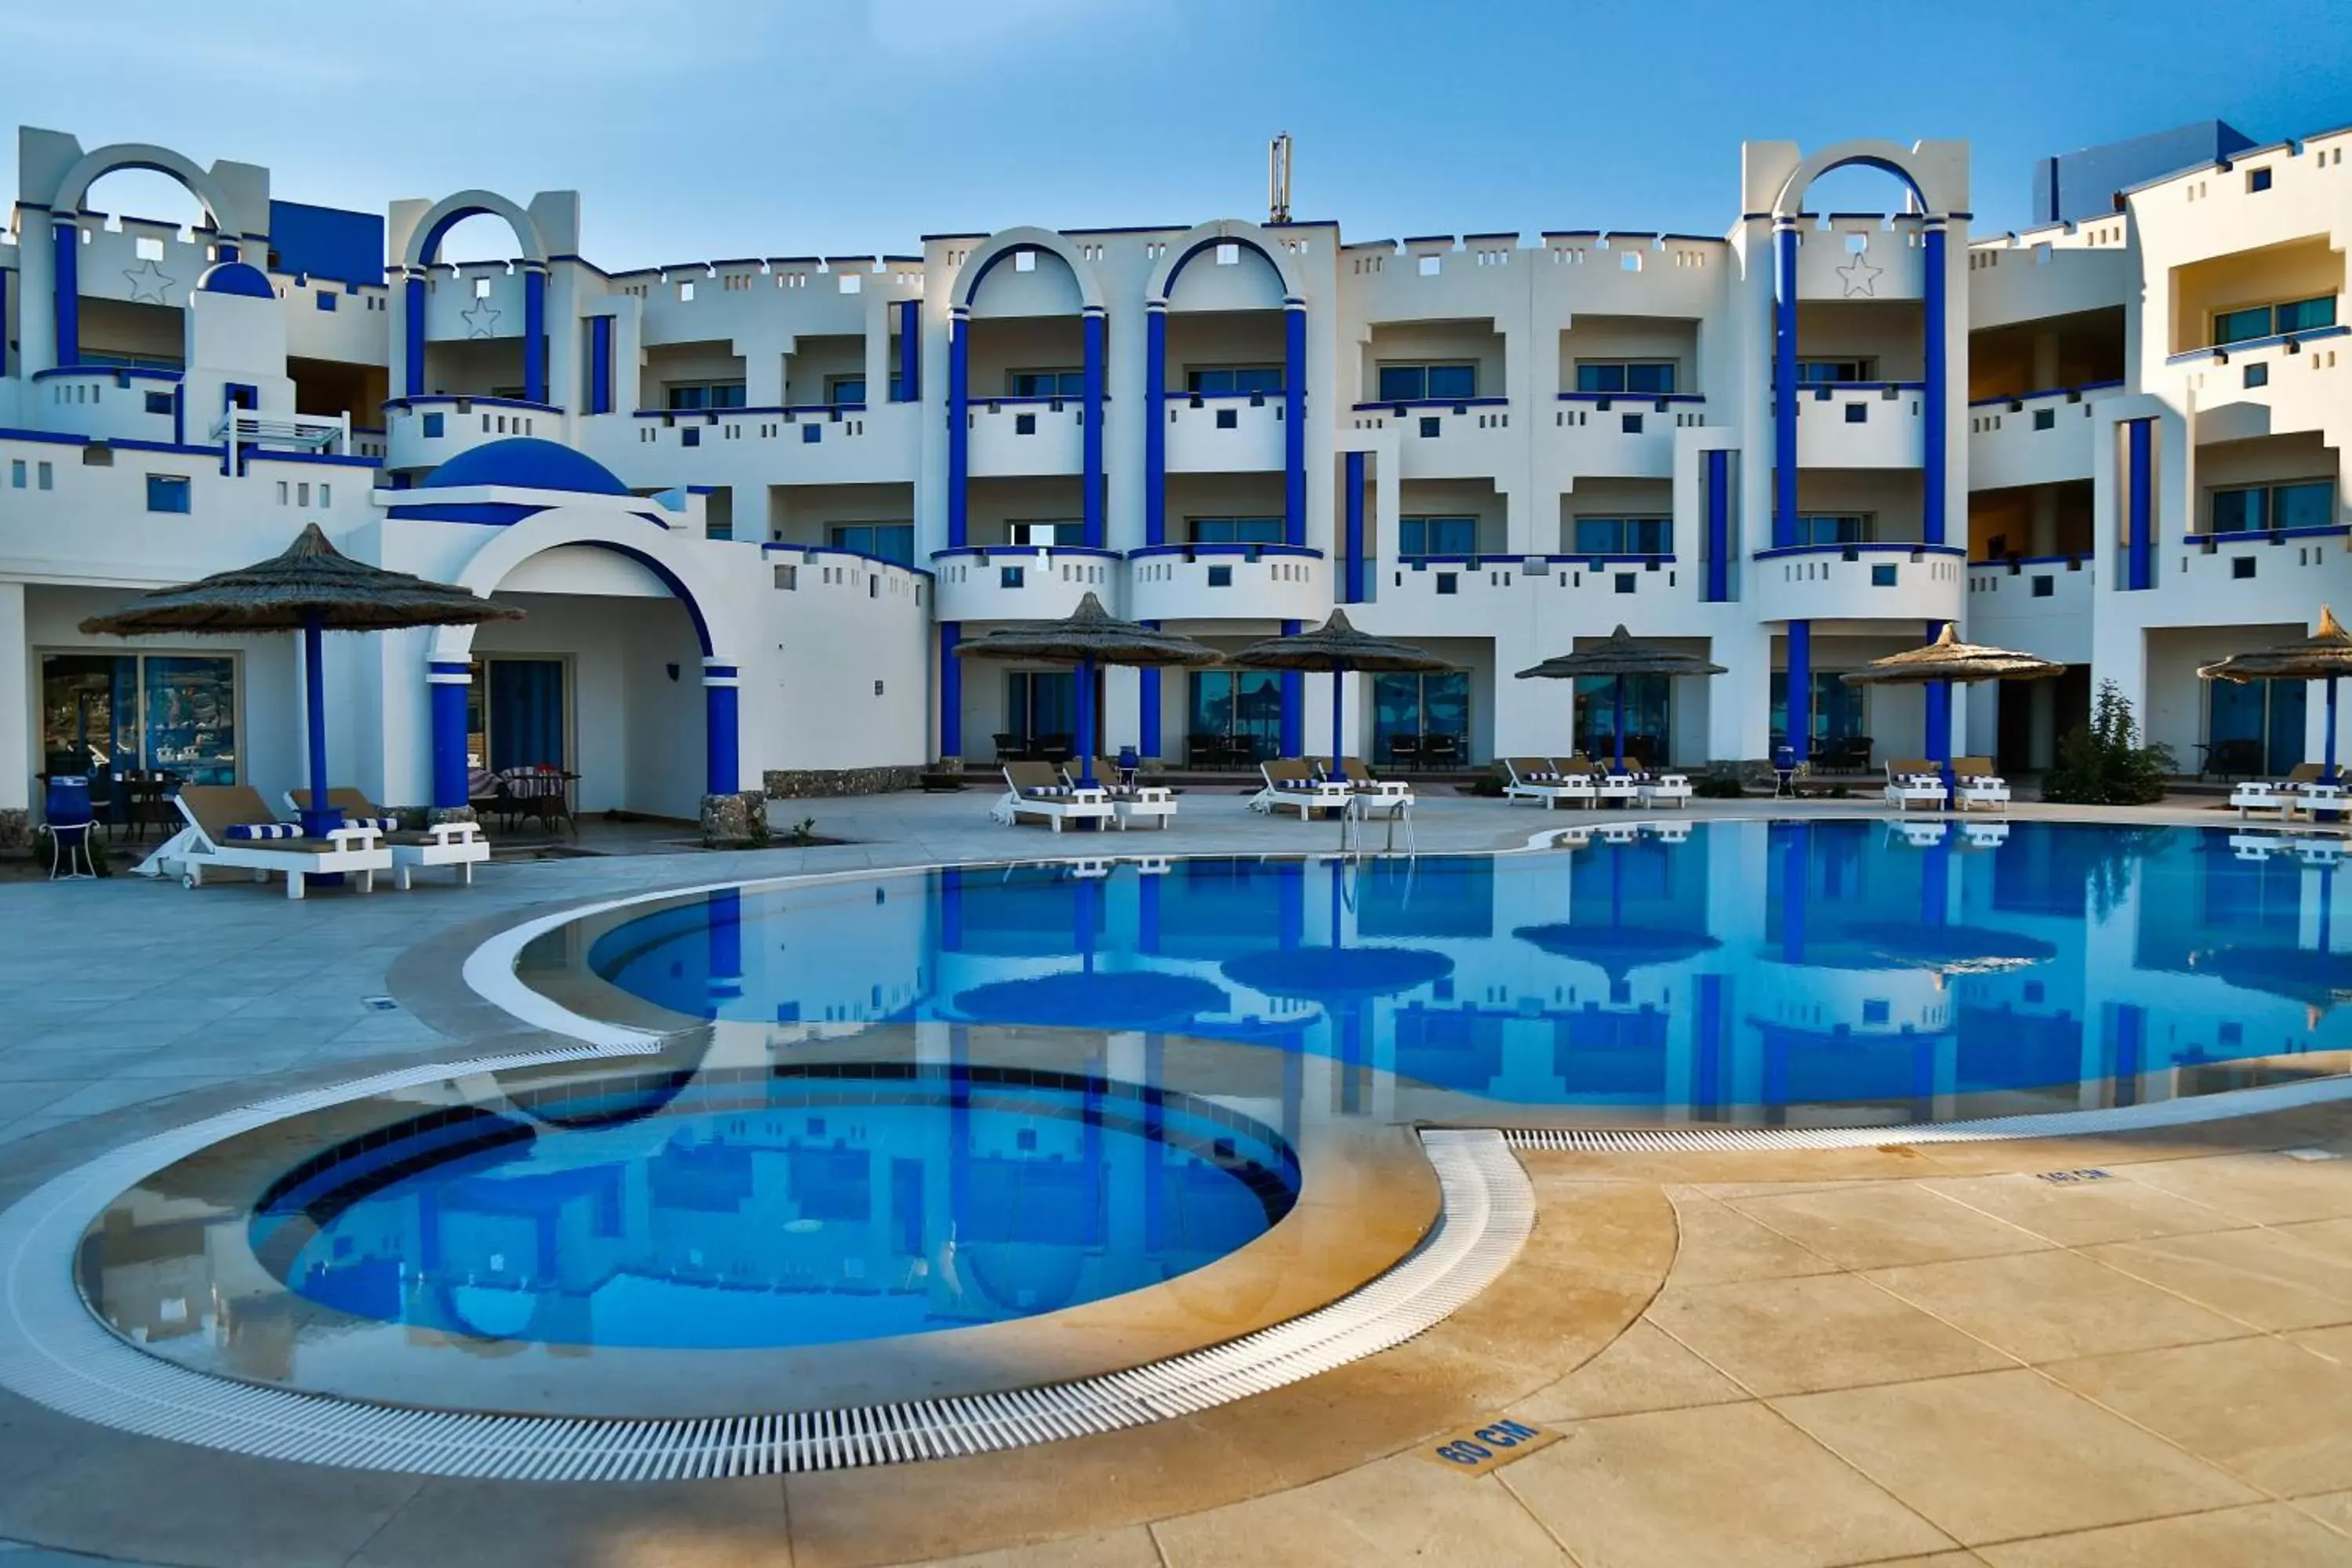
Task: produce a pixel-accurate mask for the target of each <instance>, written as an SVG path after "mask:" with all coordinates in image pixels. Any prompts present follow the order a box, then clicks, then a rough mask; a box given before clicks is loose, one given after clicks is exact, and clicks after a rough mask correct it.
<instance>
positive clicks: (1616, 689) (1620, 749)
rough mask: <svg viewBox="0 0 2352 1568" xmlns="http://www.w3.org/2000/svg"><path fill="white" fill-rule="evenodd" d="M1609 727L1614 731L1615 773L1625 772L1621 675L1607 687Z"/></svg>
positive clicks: (1622, 678) (1622, 683) (1622, 685)
mask: <svg viewBox="0 0 2352 1568" xmlns="http://www.w3.org/2000/svg"><path fill="white" fill-rule="evenodd" d="M1609 727H1610V728H1611V729H1612V730H1614V731H1616V734H1615V735H1614V736H1613V737H1612V739H1613V740H1614V741H1615V742H1616V745H1617V766H1616V768H1615V770H1614V771H1615V772H1617V773H1623V772H1624V771H1625V678H1624V677H1623V676H1622V675H1620V676H1618V677H1617V678H1616V679H1613V680H1612V681H1611V682H1610V685H1609Z"/></svg>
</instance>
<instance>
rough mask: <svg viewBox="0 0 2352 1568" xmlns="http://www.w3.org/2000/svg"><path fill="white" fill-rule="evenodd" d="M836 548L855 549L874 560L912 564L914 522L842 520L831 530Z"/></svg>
mask: <svg viewBox="0 0 2352 1568" xmlns="http://www.w3.org/2000/svg"><path fill="white" fill-rule="evenodd" d="M832 538H833V547H834V548H835V550H854V551H856V552H857V553H858V554H860V555H871V556H874V557H876V558H877V560H882V561H896V562H897V563H898V564H899V565H901V566H911V565H913V564H914V563H915V525H914V524H913V523H911V522H842V523H835V525H834V527H833V529H832Z"/></svg>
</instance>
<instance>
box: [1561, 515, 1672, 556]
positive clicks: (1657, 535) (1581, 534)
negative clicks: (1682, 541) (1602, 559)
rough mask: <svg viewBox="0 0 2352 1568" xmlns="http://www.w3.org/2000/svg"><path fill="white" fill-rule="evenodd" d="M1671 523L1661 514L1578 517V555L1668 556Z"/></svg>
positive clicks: (1576, 551)
mask: <svg viewBox="0 0 2352 1568" xmlns="http://www.w3.org/2000/svg"><path fill="white" fill-rule="evenodd" d="M1674 552H1675V524H1674V520H1673V519H1672V518H1664V517H1580V518H1578V519H1577V520H1576V548H1575V551H1574V553H1576V554H1578V555H1672V554H1673V553H1674Z"/></svg>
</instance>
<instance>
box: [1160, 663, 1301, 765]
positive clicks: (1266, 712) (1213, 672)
mask: <svg viewBox="0 0 2352 1568" xmlns="http://www.w3.org/2000/svg"><path fill="white" fill-rule="evenodd" d="M1191 697H1192V703H1191V706H1190V708H1189V710H1187V722H1186V725H1185V742H1184V745H1185V753H1186V757H1187V759H1188V760H1189V761H1192V762H1194V763H1202V764H1204V765H1214V764H1216V763H1234V764H1245V763H1255V762H1257V761H1258V760H1260V759H1262V758H1265V757H1272V756H1276V755H1279V754H1280V752H1281V747H1282V677H1281V675H1280V674H1279V673H1277V672H1276V671H1274V670H1270V669H1196V670H1194V671H1192V685H1191Z"/></svg>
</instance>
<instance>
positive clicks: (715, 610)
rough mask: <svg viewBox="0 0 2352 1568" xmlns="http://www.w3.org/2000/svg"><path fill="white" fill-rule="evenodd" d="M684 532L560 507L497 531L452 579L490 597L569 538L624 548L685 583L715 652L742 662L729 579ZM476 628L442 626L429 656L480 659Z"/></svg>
mask: <svg viewBox="0 0 2352 1568" xmlns="http://www.w3.org/2000/svg"><path fill="white" fill-rule="evenodd" d="M685 539H686V536H685V535H684V534H680V533H677V532H673V531H671V530H669V529H667V528H663V527H661V526H659V525H657V524H655V523H651V522H648V521H646V520H645V519H643V518H641V517H633V516H631V515H629V514H628V513H626V512H618V511H606V510H602V509H597V508H590V507H554V508H551V509H550V510H546V511H542V512H540V513H538V514H537V515H535V516H532V517H527V518H525V519H523V520H522V521H520V522H517V523H512V524H509V526H507V527H504V528H500V529H498V530H495V531H493V532H492V534H491V537H490V538H489V540H488V542H485V543H484V544H483V546H482V547H481V548H480V549H479V550H478V551H476V552H474V554H473V558H472V559H471V560H469V561H467V563H466V565H465V568H464V570H462V571H460V572H459V573H458V574H457V576H456V578H454V579H453V581H454V582H455V583H456V584H457V586H459V587H461V588H464V589H467V591H469V592H471V593H474V594H477V595H480V596H481V597H483V598H486V599H487V598H488V597H489V596H490V595H492V594H494V593H496V592H497V591H498V587H499V584H501V583H504V582H505V581H506V580H507V579H508V578H509V576H511V575H513V574H514V571H515V568H517V567H518V566H520V565H521V564H522V563H524V562H526V561H528V560H530V558H531V557H533V556H535V555H540V554H542V553H544V552H547V551H550V550H554V549H558V548H560V547H562V546H563V545H567V544H583V545H589V546H596V547H602V548H604V549H608V550H618V551H622V552H625V553H627V554H629V555H632V556H635V557H636V558H637V559H639V560H641V561H643V562H645V563H646V564H647V565H649V566H652V567H654V568H655V569H656V571H657V572H659V573H661V574H665V575H667V578H668V580H669V581H670V583H671V584H672V592H673V593H676V592H677V590H678V589H680V588H683V589H684V593H683V595H680V596H681V597H682V598H684V599H685V600H686V601H687V605H686V608H687V612H688V614H689V615H691V616H695V617H696V618H697V619H698V621H699V622H700V623H701V625H702V627H703V630H704V632H705V634H706V635H707V636H708V637H709V642H710V652H709V658H712V659H715V660H718V661H719V662H720V663H724V664H732V665H736V666H738V667H739V668H740V665H741V663H742V655H743V653H744V652H745V651H746V650H747V648H748V647H749V646H750V645H749V644H747V643H746V642H745V641H744V640H743V637H742V634H741V631H740V628H739V627H737V626H736V625H735V624H734V618H733V616H732V615H731V614H730V612H729V610H728V599H727V594H726V584H725V583H724V582H723V581H722V580H721V579H720V577H719V575H718V574H717V572H716V571H715V569H714V567H713V565H712V563H710V562H709V560H708V559H707V556H708V555H709V553H710V552H705V551H698V550H692V549H688V548H686V547H685V545H684V543H683V541H684V540H685ZM473 651H474V628H473V627H472V626H439V627H436V628H435V630H434V633H433V644H432V648H431V651H430V653H429V654H428V655H427V656H426V657H427V658H436V659H446V660H464V659H467V658H472V657H473Z"/></svg>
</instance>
